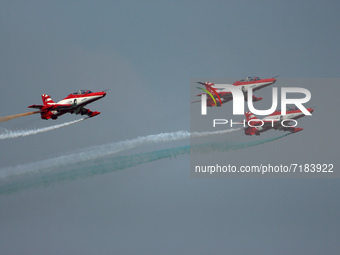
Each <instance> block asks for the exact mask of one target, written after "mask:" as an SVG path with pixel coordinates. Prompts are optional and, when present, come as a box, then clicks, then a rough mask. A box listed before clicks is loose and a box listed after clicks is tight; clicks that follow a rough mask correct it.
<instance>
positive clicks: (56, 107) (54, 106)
mask: <svg viewBox="0 0 340 255" xmlns="http://www.w3.org/2000/svg"><path fill="white" fill-rule="evenodd" d="M71 106H73V104H51V105H35V104H34V105H30V106H28V108H38V109H42V110H44V111H52V110H54V111H58V110H64V109H66V108H69V107H71Z"/></svg>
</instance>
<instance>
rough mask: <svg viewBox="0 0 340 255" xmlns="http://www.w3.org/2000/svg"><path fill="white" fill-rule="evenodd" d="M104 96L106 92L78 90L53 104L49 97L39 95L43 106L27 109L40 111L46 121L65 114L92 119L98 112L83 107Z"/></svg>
mask: <svg viewBox="0 0 340 255" xmlns="http://www.w3.org/2000/svg"><path fill="white" fill-rule="evenodd" d="M105 96H106V92H104V91H102V92H92V91H90V90H79V91H77V92H74V93H72V94H70V95H68V96H67V97H65V98H64V99H62V100H61V101H59V102H58V103H55V102H54V101H53V100H52V99H51V97H50V96H49V95H46V94H43V95H41V98H42V101H43V105H35V104H34V105H30V106H28V108H37V109H40V114H41V118H42V119H45V120H48V119H53V120H56V119H57V118H58V117H59V116H60V115H63V114H65V113H71V114H73V113H75V114H81V115H84V114H86V115H87V116H89V117H94V116H96V115H98V114H100V112H97V111H95V112H92V111H90V110H89V109H86V108H84V106H85V105H87V104H90V103H92V102H94V101H96V100H99V99H101V98H103V97H105Z"/></svg>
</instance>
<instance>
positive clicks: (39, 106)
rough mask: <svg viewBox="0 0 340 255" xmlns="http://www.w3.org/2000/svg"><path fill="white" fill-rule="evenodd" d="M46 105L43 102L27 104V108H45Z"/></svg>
mask: <svg viewBox="0 0 340 255" xmlns="http://www.w3.org/2000/svg"><path fill="white" fill-rule="evenodd" d="M43 107H44V106H43V105H41V104H39V105H38V104H33V105H30V106H27V108H36V109H41V108H43Z"/></svg>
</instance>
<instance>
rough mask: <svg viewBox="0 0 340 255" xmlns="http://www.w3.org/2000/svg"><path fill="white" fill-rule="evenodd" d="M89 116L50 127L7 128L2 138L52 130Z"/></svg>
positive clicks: (0, 137) (1, 134) (0, 136)
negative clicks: (29, 128)
mask: <svg viewBox="0 0 340 255" xmlns="http://www.w3.org/2000/svg"><path fill="white" fill-rule="evenodd" d="M85 119H87V118H82V119H79V120H74V121H70V122H66V123H63V124H59V125H55V126H50V127H45V128H37V129H31V130H15V131H13V130H5V131H4V132H2V133H0V140H3V139H9V138H17V137H19V136H28V135H36V134H39V133H44V132H47V131H51V130H53V129H57V128H61V127H66V126H69V125H72V124H75V123H78V122H80V121H83V120H85Z"/></svg>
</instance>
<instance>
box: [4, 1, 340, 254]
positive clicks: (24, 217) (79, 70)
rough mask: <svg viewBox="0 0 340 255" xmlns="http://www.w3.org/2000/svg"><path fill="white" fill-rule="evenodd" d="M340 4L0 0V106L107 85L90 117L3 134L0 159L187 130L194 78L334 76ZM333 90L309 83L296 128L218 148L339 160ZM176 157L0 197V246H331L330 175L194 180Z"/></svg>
mask: <svg viewBox="0 0 340 255" xmlns="http://www.w3.org/2000/svg"><path fill="white" fill-rule="evenodd" d="M339 7H340V4H339V3H338V2H336V1H327V2H321V1H228V2H221V1H213V2H212V1H210V2H206V1H182V2H180V3H173V2H164V1H146V2H139V1H136V2H130V1H127V2H124V3H123V2H109V1H100V2H92V1H72V2H70V1H57V2H46V1H1V2H0V20H1V22H0V34H1V39H0V46H1V57H0V67H1V68H0V72H1V75H0V88H1V93H0V102H1V103H0V116H7V115H12V114H17V113H23V112H26V111H28V110H29V109H27V106H28V105H31V104H40V102H41V97H40V95H41V94H43V93H47V94H49V95H51V97H52V99H53V100H55V101H58V100H60V99H62V98H64V97H65V96H66V95H68V94H69V93H71V92H73V91H76V90H78V89H83V88H85V89H91V90H93V91H101V90H104V89H109V91H108V94H107V96H106V97H105V98H104V99H102V100H100V101H97V102H95V103H93V104H91V105H89V109H91V110H96V111H100V112H101V115H99V116H97V117H96V118H93V119H89V120H86V121H85V122H81V123H78V124H75V125H73V126H69V127H65V128H62V129H59V130H55V131H51V132H47V133H44V134H39V135H32V136H29V137H23V138H17V139H8V140H2V141H1V142H0V168H2V167H7V166H13V165H16V164H24V163H27V162H34V161H38V160H43V159H46V158H50V157H54V156H58V155H64V154H67V153H70V152H72V151H76V150H79V149H82V148H87V147H90V146H94V145H101V144H104V143H112V142H116V141H121V140H125V139H132V138H135V137H137V136H143V135H148V134H157V133H160V132H172V131H177V130H189V129H190V125H189V123H190V120H189V119H190V118H189V113H190V104H189V102H190V90H189V87H190V79H191V78H194V77H212V78H228V77H236V78H243V77H244V76H246V75H258V76H260V77H273V76H275V75H278V74H279V75H280V76H281V77H284V78H287V77H288V78H290V77H299V78H328V77H339V74H338V72H339V56H340V50H339V43H340V38H339V31H338V30H337V29H336V27H337V24H339V21H340V20H339V19H340V18H339V15H338V10H339ZM279 79H280V78H279ZM331 84H332V85H329V84H319V87H318V84H317V83H315V84H312V85H311V86H310V87H307V88H308V89H310V90H311V93H312V102H311V104H312V103H315V104H316V105H317V107H318V108H316V111H315V115H314V116H313V117H312V118H313V119H312V118H305V119H302V120H301V126H302V127H303V128H305V130H304V131H303V132H301V133H299V134H297V135H296V136H289V137H287V139H281V140H280V141H277V142H273V143H268V144H264V145H261V146H257V147H252V148H248V149H244V150H238V151H233V152H227V153H226V154H225V156H226V157H230V158H244V157H246V156H249V155H250V156H251V157H252V159H253V160H255V161H260V160H261V157H263V154H264V153H265V154H269V155H272V156H275V155H278V154H276V151H277V152H278V153H279V152H281V153H284V154H285V155H286V156H287V157H288V158H289V157H293V158H295V157H296V155H297V154H298V153H299V151H298V150H297V149H296V148H297V147H298V146H300V147H299V148H300V149H302V150H303V153H302V157H303V159H304V160H305V161H306V162H308V161H310V160H313V159H315V158H317V159H318V160H324V161H326V162H330V161H332V160H333V161H334V162H335V163H336V162H337V163H339V159H338V156H337V155H338V151H339V145H338V144H339V143H338V142H339V136H338V134H337V126H338V124H339V121H338V118H337V117H338V115H339V114H338V112H337V111H336V109H334V108H333V107H335V106H336V102H337V95H338V94H339V92H340V91H339V87H338V86H337V87H336V85H337V84H333V83H331ZM285 85H286V84H285ZM287 86H288V85H287ZM289 86H290V84H289ZM297 86H298V85H297ZM323 88H326V89H323ZM329 91H331V93H332V94H328V92H329ZM267 93H269V91H265V89H264V90H260V91H258V92H256V95H257V96H263V97H265V96H266V95H267ZM63 117H64V118H60V119H58V120H57V121H54V122H53V121H44V120H41V119H40V116H38V115H34V116H28V117H23V118H20V119H16V120H12V121H9V122H4V123H1V124H0V130H1V129H2V128H5V129H29V128H38V127H45V126H50V125H53V124H60V123H63V122H66V121H70V120H74V119H77V118H79V116H74V115H65V116H63ZM314 122H316V123H314ZM312 123H313V124H312ZM317 125H318V126H317ZM271 135H273V133H271ZM268 136H269V135H268ZM268 136H265V135H264V137H268ZM238 137H239V138H240V139H245V138H244V137H243V136H241V135H238ZM288 138H289V139H288ZM233 139H236V138H233ZM175 145H176V143H174V144H169V145H163V146H150V145H149V146H146V147H145V148H140V149H139V150H142V151H152V150H154V149H156V148H164V147H171V146H175ZM129 153H134V151H131V152H129ZM285 160H286V161H287V162H289V161H290V160H289V159H285ZM189 164H190V163H189V157H188V156H183V157H177V158H174V159H171V160H169V159H165V160H160V161H156V162H152V163H149V164H145V165H141V166H138V167H133V168H130V169H126V170H124V171H119V172H115V173H110V174H105V175H97V176H95V177H92V178H87V179H83V180H78V181H74V182H67V183H64V184H56V185H55V186H50V187H46V188H38V189H32V190H28V191H24V192H20V193H16V194H12V195H7V196H5V195H1V196H0V247H1V250H2V253H4V254H23V253H24V254H42V253H48V254H93V253H98V254H107V253H114V254H131V253H135V254H174V253H178V254H207V253H227V254H229V253H230V254H247V253H248V254H249V253H251V254H326V253H327V254H338V253H339V251H340V247H339V242H338V240H339V227H340V226H339V220H338V215H339V213H340V209H339V204H338V193H339V180H338V179H308V180H305V179H303V180H301V179H284V180H283V179H270V180H262V179H261V180H258V179H236V180H235V179H213V180H211V179H207V180H206V179H192V178H190V172H189ZM337 169H339V166H337Z"/></svg>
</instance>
